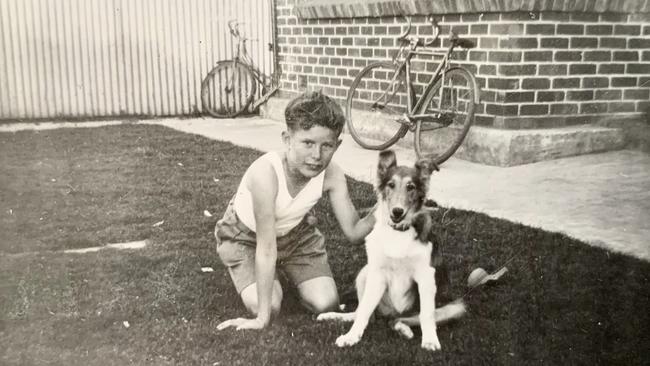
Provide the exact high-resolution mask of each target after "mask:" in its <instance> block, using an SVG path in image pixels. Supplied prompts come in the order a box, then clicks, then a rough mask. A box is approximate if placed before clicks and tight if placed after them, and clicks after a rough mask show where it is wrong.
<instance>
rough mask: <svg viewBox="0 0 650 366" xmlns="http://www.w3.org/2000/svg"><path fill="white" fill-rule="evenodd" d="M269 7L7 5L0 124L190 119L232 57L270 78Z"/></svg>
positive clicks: (119, 0) (177, 2) (50, 1)
mask: <svg viewBox="0 0 650 366" xmlns="http://www.w3.org/2000/svg"><path fill="white" fill-rule="evenodd" d="M271 6H272V1H271V0H237V1H231V0H0V119H31V118H56V117H97V116H134V115H152V116H153V115H155V116H164V115H187V114H191V113H195V112H201V95H200V85H201V79H202V78H203V76H204V75H205V74H206V73H207V72H208V71H209V70H210V69H211V68H212V67H213V66H214V64H215V63H216V61H218V60H220V59H224V58H228V57H230V55H232V51H233V48H232V47H233V42H232V37H231V36H230V33H229V32H228V27H227V21H228V20H230V19H238V20H241V21H244V22H245V24H243V25H241V26H240V29H241V30H243V32H244V33H245V34H246V35H247V37H249V38H253V39H257V41H251V42H249V45H248V48H249V52H250V53H251V55H252V57H253V59H254V60H255V61H256V62H257V63H258V65H259V66H260V68H261V69H262V70H263V71H265V72H267V73H270V72H271V71H272V68H273V55H272V52H270V51H269V50H268V43H271V42H272V39H271V38H272V31H271V30H272V29H271V26H272V21H271V14H272V8H271Z"/></svg>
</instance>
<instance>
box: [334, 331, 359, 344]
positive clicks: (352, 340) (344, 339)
mask: <svg viewBox="0 0 650 366" xmlns="http://www.w3.org/2000/svg"><path fill="white" fill-rule="evenodd" d="M360 340H361V334H352V333H346V334H344V335H342V336H340V337H338V338H336V345H337V346H339V347H350V346H354V345H355V344H357V343H359V341H360Z"/></svg>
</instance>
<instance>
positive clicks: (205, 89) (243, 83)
mask: <svg viewBox="0 0 650 366" xmlns="http://www.w3.org/2000/svg"><path fill="white" fill-rule="evenodd" d="M239 24H242V23H239V22H237V21H236V20H230V21H228V28H229V29H230V34H231V35H232V36H233V37H234V38H235V39H236V40H237V50H236V53H235V56H234V57H233V58H232V59H230V60H221V61H219V62H217V65H216V66H215V67H214V68H213V69H212V70H210V72H209V73H208V74H207V75H206V76H205V78H204V79H203V81H202V82H201V103H202V105H203V109H204V110H205V111H207V112H208V113H209V114H210V115H212V116H214V117H216V118H232V117H236V116H238V115H240V114H241V113H243V112H244V111H245V110H246V109H247V108H248V107H249V105H251V102H253V98H254V96H255V93H256V91H257V84H260V85H261V86H262V95H261V96H260V97H259V98H258V99H257V100H256V101H255V102H254V103H253V104H252V108H251V109H252V110H253V111H254V110H256V109H257V108H258V107H259V106H260V105H262V104H263V103H265V102H266V101H267V100H268V99H269V98H270V97H271V96H272V95H273V94H274V93H275V92H276V91H278V89H279V88H280V71H279V70H280V69H279V68H277V67H276V68H275V70H278V71H275V72H273V73H272V74H271V75H266V74H265V73H264V72H262V71H261V70H260V69H259V68H258V67H257V66H256V65H255V62H254V61H253V59H252V57H251V56H250V55H249V53H248V51H247V49H246V41H248V40H249V39H248V38H246V37H244V35H242V33H241V32H240V31H239ZM269 48H270V49H273V45H272V44H269Z"/></svg>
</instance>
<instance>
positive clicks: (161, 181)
mask: <svg viewBox="0 0 650 366" xmlns="http://www.w3.org/2000/svg"><path fill="white" fill-rule="evenodd" d="M259 155H260V153H259V152H257V151H254V150H250V149H244V148H240V147H236V146H234V145H231V144H228V143H223V142H217V141H211V140H208V139H205V138H202V137H198V136H193V135H186V134H181V133H178V132H175V131H173V130H171V129H166V128H163V127H157V126H138V125H125V126H114V127H105V128H96V129H73V130H60V131H47V132H19V133H15V134H0V167H2V171H3V174H2V175H1V176H0V202H2V207H1V210H2V211H1V212H0V232H2V233H3V235H2V237H0V253H1V254H0V268H2V271H0V287H1V291H0V350H1V351H0V363H1V364H7V365H23V364H29V365H41V364H43V365H44V364H62V365H63V364H65V365H107V364H109V365H110V364H115V365H124V364H151V365H166V364H168V365H194V364H196V365H216V364H219V365H238V364H239V365H250V364H271V365H285V364H291V365H293V364H296V365H302V364H315V365H320V364H337V365H339V364H340V365H359V364H369V365H375V364H432V363H440V364H454V365H466V364H494V365H503V364H509V365H522V364H553V365H557V364H608V365H609V364H625V365H633V364H643V363H645V362H647V358H648V357H649V355H648V344H650V338H649V336H648V332H647V329H649V328H650V317H649V315H648V311H647V309H648V308H650V292H649V290H648V288H649V278H650V265H649V264H648V263H645V262H642V261H639V260H636V259H633V258H629V257H625V256H621V255H617V254H611V253H608V252H606V251H604V250H601V249H597V248H592V247H589V246H587V245H586V244H583V243H580V242H578V241H575V240H572V239H570V238H567V237H565V236H563V235H560V234H553V233H548V232H544V231H541V230H537V229H533V228H529V227H525V226H522V225H517V224H513V223H510V222H507V221H503V220H497V219H493V218H490V217H488V216H485V215H482V214H477V213H473V212H466V211H459V210H447V211H442V212H439V215H438V216H437V217H436V222H437V223H438V226H437V229H436V230H437V234H438V237H439V240H440V241H441V242H442V243H443V247H444V252H445V261H446V262H447V264H448V266H449V269H450V271H451V287H450V289H449V294H448V295H449V296H450V297H452V298H453V297H457V296H461V295H463V294H465V293H466V287H465V285H464V284H465V279H466V276H467V275H468V274H469V272H470V271H471V270H472V269H474V268H475V267H479V266H480V267H483V268H486V269H487V270H488V271H491V270H495V269H497V268H498V267H499V266H500V265H501V264H503V263H505V262H506V261H509V262H508V268H509V270H510V271H509V272H508V274H507V275H506V276H505V277H504V278H502V280H501V281H500V282H499V283H498V284H496V285H493V286H488V287H483V288H480V289H478V290H476V291H473V292H471V293H469V294H468V295H467V296H466V300H467V302H468V305H469V314H468V316H466V317H465V318H464V319H462V320H460V321H458V322H455V323H452V324H448V325H445V326H441V327H440V328H439V335H440V340H441V343H442V346H443V350H442V352H439V353H436V354H429V353H426V352H424V351H421V350H420V349H419V342H418V341H416V340H404V339H402V338H399V337H398V336H397V335H396V334H395V333H393V332H391V331H389V330H388V328H387V326H386V324H385V322H383V321H381V320H380V321H377V322H374V323H372V324H371V325H370V326H369V328H368V330H367V332H366V335H365V337H364V339H363V340H362V342H361V343H360V344H359V345H357V346H356V347H354V348H351V349H338V348H336V347H335V346H334V340H335V339H336V337H337V336H338V335H339V334H341V333H342V332H344V331H346V330H347V325H342V324H330V323H317V322H315V321H314V319H313V317H312V316H311V315H310V314H308V313H307V312H305V311H304V310H303V309H302V308H301V307H300V305H299V304H298V302H297V301H296V299H295V296H292V295H295V290H292V289H287V291H286V292H287V294H286V296H285V302H284V304H283V312H282V316H281V318H280V319H278V320H276V321H275V322H274V323H273V325H272V326H271V327H270V328H268V329H266V330H264V331H260V332H236V331H223V332H217V331H216V330H215V328H216V324H218V323H219V322H220V321H222V320H224V319H227V318H230V317H234V316H242V315H244V311H243V307H242V305H241V304H240V301H239V299H238V296H237V294H236V293H235V291H234V289H233V287H232V285H231V283H230V279H229V277H228V275H227V274H226V272H225V270H224V269H223V267H222V266H221V264H220V263H219V260H218V258H217V257H216V254H215V251H214V239H213V236H212V229H213V227H214V223H215V222H216V220H217V219H218V217H219V215H220V214H221V213H222V212H223V210H224V209H225V207H226V204H227V202H228V200H229V198H230V197H231V196H232V194H233V192H234V190H235V188H236V186H237V184H238V183H239V179H240V177H241V175H242V174H243V172H244V170H245V168H246V167H247V166H248V165H249V164H250V163H251V162H252V161H253V160H254V159H255V158H257V157H258V156H259ZM349 186H350V191H351V194H352V197H353V200H354V202H355V205H356V206H357V207H369V206H371V205H372V204H373V203H374V195H373V193H372V187H371V186H369V185H368V184H364V183H359V182H356V181H353V180H349ZM317 209H318V217H319V220H320V221H319V224H318V225H319V227H320V228H321V230H322V231H323V233H324V234H325V235H326V237H327V239H328V241H327V243H328V251H329V253H330V261H331V265H332V269H333V271H334V273H335V277H336V281H337V284H338V285H339V289H340V291H341V292H346V291H348V290H349V289H350V286H351V284H352V283H353V281H354V277H355V276H356V272H357V271H358V270H359V269H360V267H361V266H362V265H363V263H364V262H365V253H364V250H363V247H362V246H353V245H349V244H348V243H347V242H346V241H345V240H344V238H343V235H342V233H341V232H340V230H339V229H338V227H337V225H336V223H335V219H334V217H333V214H332V211H331V209H330V207H329V204H328V203H327V201H326V200H324V201H323V203H322V204H320V205H319V206H318V207H317ZM204 210H208V211H209V212H212V213H213V214H214V216H213V217H205V216H203V211H204ZM161 221H164V222H163V223H162V224H160V225H158V226H154V224H156V223H160V222H161ZM142 239H150V240H151V242H152V243H153V244H152V245H151V246H149V247H147V248H145V249H142V250H138V251H114V250H106V251H102V252H97V253H89V254H83V255H70V254H63V253H61V250H63V249H71V248H81V247H91V246H98V245H105V244H106V243H115V242H126V241H133V240H142ZM203 266H211V267H213V268H214V269H215V271H214V272H209V273H203V272H201V270H200V269H201V267H203ZM127 322H128V323H127ZM127 325H128V327H127ZM418 336H419V335H418Z"/></svg>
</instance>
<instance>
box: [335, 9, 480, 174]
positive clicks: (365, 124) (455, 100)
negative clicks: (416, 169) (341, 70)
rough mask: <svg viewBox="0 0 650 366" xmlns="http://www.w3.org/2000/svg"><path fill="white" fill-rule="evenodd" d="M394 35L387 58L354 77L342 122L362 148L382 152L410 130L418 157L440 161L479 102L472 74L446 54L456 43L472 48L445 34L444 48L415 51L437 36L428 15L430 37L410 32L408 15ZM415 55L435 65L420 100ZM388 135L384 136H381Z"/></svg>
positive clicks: (453, 149)
mask: <svg viewBox="0 0 650 366" xmlns="http://www.w3.org/2000/svg"><path fill="white" fill-rule="evenodd" d="M407 20H408V26H407V28H406V30H405V31H404V32H403V33H402V34H400V35H399V36H398V37H397V39H398V41H399V42H400V43H401V45H400V48H399V50H398V52H397V53H396V54H395V56H394V57H393V59H392V61H379V62H374V63H371V64H369V65H367V66H366V67H365V68H363V69H362V70H361V71H360V72H359V74H358V75H357V76H356V77H355V79H354V80H353V82H352V84H351V85H350V89H349V90H348V95H347V106H346V117H347V126H348V131H349V133H350V135H352V138H353V139H354V140H355V141H356V142H357V143H358V144H359V145H361V146H362V147H364V148H366V149H372V150H384V149H386V148H388V147H390V146H392V145H393V144H394V143H396V142H397V141H398V140H399V139H401V138H403V137H404V136H406V133H407V131H411V132H413V133H414V138H415V141H414V145H415V152H416V154H417V157H418V158H425V157H426V158H430V159H432V160H433V161H434V162H435V163H436V164H438V165H439V164H442V163H443V162H445V161H446V160H447V159H449V158H450V157H451V156H452V155H453V154H454V153H455V152H456V150H457V149H458V148H459V147H460V145H461V144H462V142H463V140H464V139H465V136H467V132H468V131H469V128H470V126H471V124H472V122H473V118H474V112H475V109H476V105H477V104H479V103H480V99H479V94H480V91H479V87H478V83H477V82H476V78H475V77H474V75H473V74H472V73H471V72H470V71H468V70H467V69H465V68H463V67H461V66H452V65H450V55H451V54H452V52H453V51H454V49H455V48H456V47H458V46H460V47H462V48H467V49H469V48H472V47H474V43H473V42H472V41H471V40H468V39H463V38H460V37H458V35H457V34H456V33H454V32H453V31H452V32H451V33H450V37H449V46H448V48H447V50H446V52H435V51H433V50H420V49H419V48H420V47H430V46H432V45H433V44H434V43H435V42H436V41H437V40H438V39H439V38H440V37H439V36H440V26H439V25H438V23H437V22H436V21H435V19H434V18H433V16H428V17H427V20H428V21H429V22H430V23H431V26H432V27H433V30H434V36H433V39H432V40H429V41H427V40H426V38H419V37H417V36H413V35H411V34H410V32H411V19H410V18H407ZM415 56H431V57H432V59H433V60H439V63H438V66H437V68H436V70H435V72H434V73H433V76H432V77H431V79H430V80H429V82H428V84H426V87H425V88H424V91H423V92H422V94H421V95H420V97H419V98H416V92H415V86H414V80H413V79H412V74H411V60H412V58H413V57H415ZM386 135H390V136H391V137H390V138H389V139H388V140H385V136H386Z"/></svg>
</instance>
